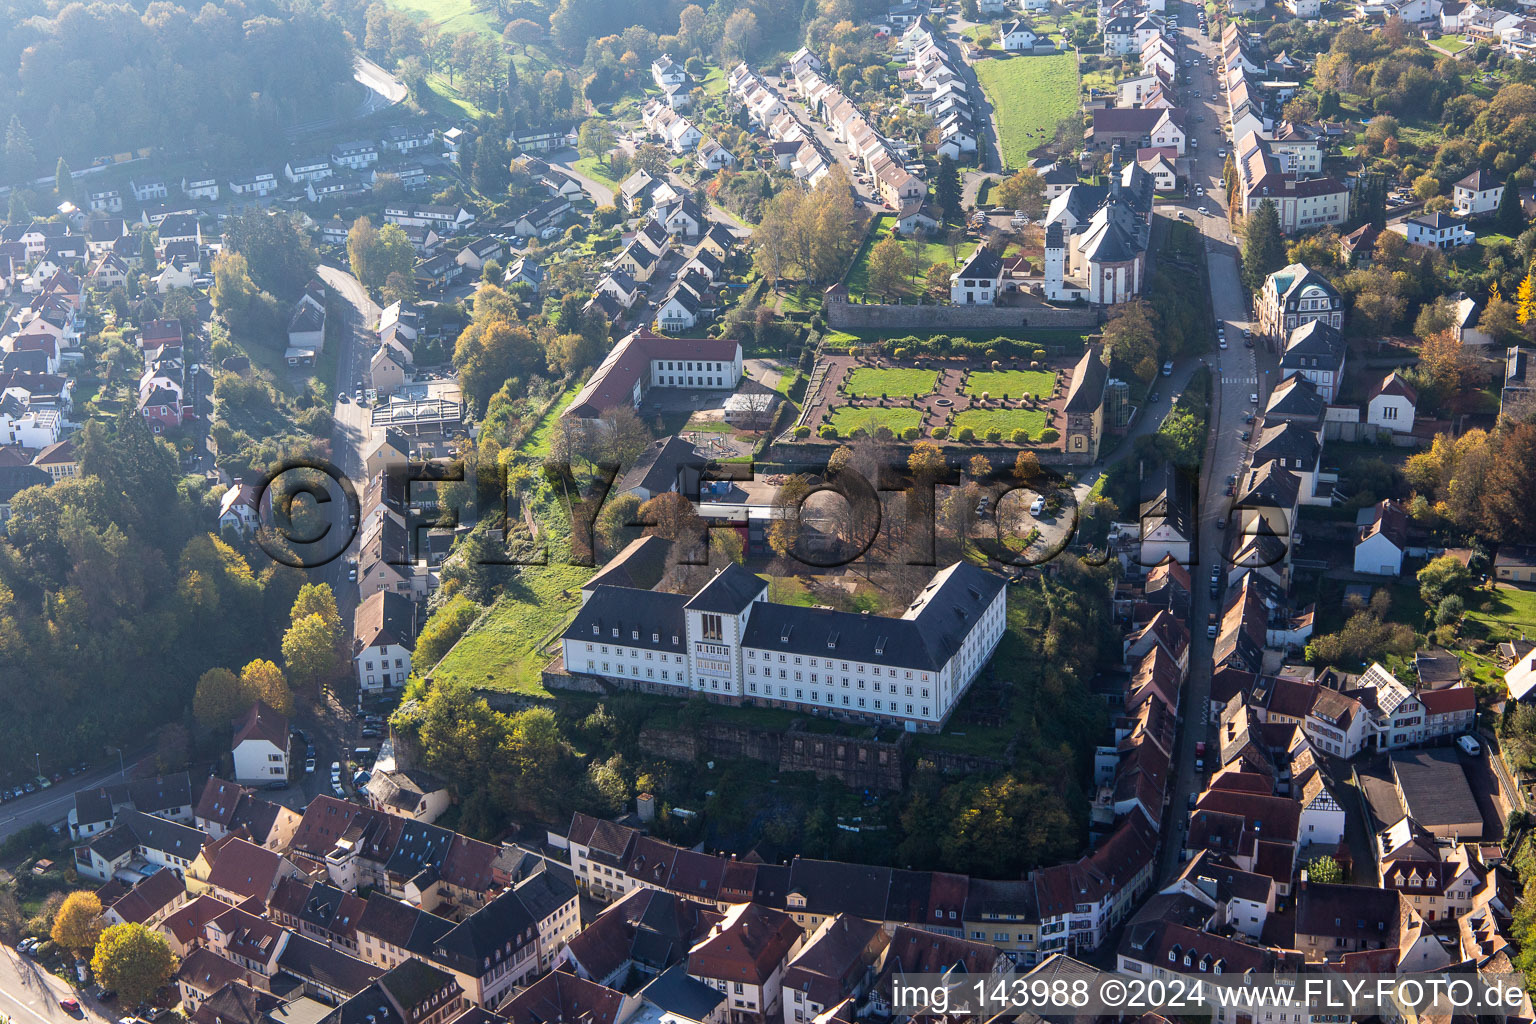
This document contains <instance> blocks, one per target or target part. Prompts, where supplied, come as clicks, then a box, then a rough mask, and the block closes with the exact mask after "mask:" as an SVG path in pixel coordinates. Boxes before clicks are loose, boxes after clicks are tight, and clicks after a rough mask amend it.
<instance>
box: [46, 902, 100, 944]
mask: <svg viewBox="0 0 1536 1024" xmlns="http://www.w3.org/2000/svg"><path fill="white" fill-rule="evenodd" d="M49 935H50V937H51V938H52V939H53V941H54V942H56V943H58V944H59V945H60V946H63V947H64V948H65V949H68V950H72V951H74V952H75V953H78V954H81V955H84V954H85V953H88V952H90V951H91V950H92V949H95V948H96V940H97V938H99V937H100V935H101V900H99V899H98V898H97V897H96V894H95V893H93V892H87V891H80V892H72V893H70V894H69V895H68V896H66V897H64V905H63V906H61V907H59V912H58V914H57V915H55V917H54V919H53V930H52V931H51V932H50V933H49Z"/></svg>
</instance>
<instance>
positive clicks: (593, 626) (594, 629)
mask: <svg viewBox="0 0 1536 1024" xmlns="http://www.w3.org/2000/svg"><path fill="white" fill-rule="evenodd" d="M598 632H599V630H598V627H597V623H595V622H594V623H592V635H593V636H597V634H598Z"/></svg>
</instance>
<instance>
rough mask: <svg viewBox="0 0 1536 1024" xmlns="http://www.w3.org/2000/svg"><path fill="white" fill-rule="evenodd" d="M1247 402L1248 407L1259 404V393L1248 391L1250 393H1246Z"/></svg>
mask: <svg viewBox="0 0 1536 1024" xmlns="http://www.w3.org/2000/svg"><path fill="white" fill-rule="evenodd" d="M1248 402H1249V404H1250V405H1258V404H1259V393H1258V392H1257V391H1250V392H1248Z"/></svg>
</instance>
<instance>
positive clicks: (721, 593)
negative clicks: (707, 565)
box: [687, 562, 768, 617]
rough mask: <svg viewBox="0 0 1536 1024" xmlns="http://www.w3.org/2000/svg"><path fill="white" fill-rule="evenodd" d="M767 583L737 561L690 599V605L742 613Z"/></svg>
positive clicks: (726, 612) (691, 608)
mask: <svg viewBox="0 0 1536 1024" xmlns="http://www.w3.org/2000/svg"><path fill="white" fill-rule="evenodd" d="M767 586H768V584H767V582H766V581H764V580H762V579H760V578H759V577H757V576H755V575H753V574H752V573H750V572H748V571H747V570H745V569H743V568H742V567H741V566H739V565H737V564H735V563H734V562H733V563H731V564H730V565H728V566H726V567H725V568H724V569H722V570H720V571H719V572H718V573H716V574H715V578H714V579H712V580H710V581H709V582H708V583H706V584H704V587H703V589H702V590H700V591H699V592H698V593H697V594H695V595H694V596H693V597H692V599H690V600H689V601H688V602H687V608H688V610H689V611H695V612H721V613H724V614H728V615H740V614H741V613H742V612H744V611H746V608H747V605H749V604H751V603H752V602H753V601H755V600H756V599H757V595H759V594H761V593H762V592H763V589H764V588H765V587H767ZM754 617H755V613H754Z"/></svg>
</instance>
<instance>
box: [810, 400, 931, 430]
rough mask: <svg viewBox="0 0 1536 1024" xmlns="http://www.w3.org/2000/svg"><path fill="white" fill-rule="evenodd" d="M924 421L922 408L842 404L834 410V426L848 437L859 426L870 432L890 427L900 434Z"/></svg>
mask: <svg viewBox="0 0 1536 1024" xmlns="http://www.w3.org/2000/svg"><path fill="white" fill-rule="evenodd" d="M922 422H923V414H922V411H921V410H919V409H909V408H906V407H900V408H894V409H877V408H868V407H865V406H853V405H840V406H838V407H837V408H836V409H833V410H832V426H833V427H835V428H836V429H837V433H838V436H839V437H847V436H848V435H849V434H851V433H853V432H854V431H855V430H857V429H858V428H859V427H863V428H864V429H865V430H867V431H870V432H873V431H875V430H878V429H879V428H881V427H890V428H891V431H892V432H893V433H897V434H900V433H901V432H902V431H904V430H906V429H907V428H908V427H920V426H921V425H922Z"/></svg>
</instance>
